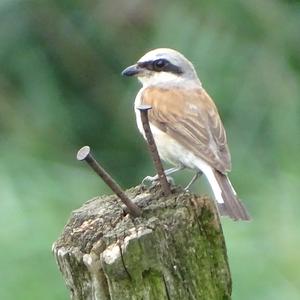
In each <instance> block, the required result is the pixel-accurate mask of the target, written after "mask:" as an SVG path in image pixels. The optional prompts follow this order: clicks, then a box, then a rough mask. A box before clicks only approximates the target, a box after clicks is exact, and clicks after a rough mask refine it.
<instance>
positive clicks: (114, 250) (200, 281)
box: [53, 186, 231, 300]
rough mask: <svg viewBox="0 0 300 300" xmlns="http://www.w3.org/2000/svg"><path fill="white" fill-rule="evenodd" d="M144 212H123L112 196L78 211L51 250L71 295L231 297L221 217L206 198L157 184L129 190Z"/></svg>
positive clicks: (102, 299) (103, 298)
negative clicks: (166, 192)
mask: <svg viewBox="0 0 300 300" xmlns="http://www.w3.org/2000/svg"><path fill="white" fill-rule="evenodd" d="M126 193H127V195H128V196H129V198H130V199H131V200H133V201H134V202H135V203H136V204H138V206H140V207H142V209H143V215H142V217H139V218H132V217H131V216H130V215H128V214H126V213H124V208H123V207H122V206H121V204H120V201H119V199H118V198H117V197H116V196H115V195H111V196H101V197H96V198H94V199H91V200H89V201H88V202H86V203H85V204H84V205H83V206H82V207H81V208H79V209H77V210H75V211H74V212H73V213H72V215H71V217H70V219H69V221H68V222H67V225H66V226H65V228H64V231H63V233H62V234H61V236H60V237H59V238H58V240H57V241H56V242H55V243H54V245H53V253H54V255H55V258H56V261H57V263H58V266H59V269H60V271H61V272H62V274H63V278H64V280H65V282H66V285H67V287H68V289H69V290H70V294H71V299H82V300H83V299H84V300H86V299H97V300H98V299H99V300H121V299H125V300H126V299H134V300H148V299H149V300H152V299H153V300H160V299H162V300H163V299H172V300H173V299H175V300H177V299H178V300H185V299H203V300H210V299H214V300H216V299H230V298H231V277H230V271H229V266H228V262H227V254H226V247H225V242H224V237H223V233H222V228H221V225H220V221H219V217H218V214H217V212H216V209H215V206H214V204H213V202H212V200H211V199H209V198H208V197H200V196H196V195H193V194H190V193H188V192H184V191H183V190H182V189H180V188H174V187H173V188H172V194H171V195H170V196H168V197H164V196H163V195H162V192H161V190H160V189H159V188H158V187H157V186H156V187H152V188H145V187H142V186H137V187H135V188H131V189H129V190H127V191H126Z"/></svg>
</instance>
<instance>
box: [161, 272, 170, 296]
mask: <svg viewBox="0 0 300 300" xmlns="http://www.w3.org/2000/svg"><path fill="white" fill-rule="evenodd" d="M162 278H163V282H164V285H165V291H166V295H167V299H168V300H171V297H170V292H169V289H168V285H167V281H166V278H165V276H164V275H163V276H162Z"/></svg>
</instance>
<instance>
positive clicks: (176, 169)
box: [142, 165, 185, 184]
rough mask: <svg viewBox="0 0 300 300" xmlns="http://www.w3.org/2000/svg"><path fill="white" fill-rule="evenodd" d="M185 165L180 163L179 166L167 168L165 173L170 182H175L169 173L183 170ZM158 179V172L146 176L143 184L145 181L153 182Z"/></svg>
mask: <svg viewBox="0 0 300 300" xmlns="http://www.w3.org/2000/svg"><path fill="white" fill-rule="evenodd" d="M184 168H185V167H184V166H182V165H180V166H178V167H174V168H170V169H168V170H165V174H166V177H167V180H168V182H170V183H172V184H174V179H173V178H172V177H170V176H169V175H171V174H173V173H175V172H178V171H180V170H183V169H184ZM157 180H158V175H157V174H156V175H155V176H146V177H145V178H144V179H143V181H142V184H145V182H147V181H148V182H151V183H152V182H153V181H157Z"/></svg>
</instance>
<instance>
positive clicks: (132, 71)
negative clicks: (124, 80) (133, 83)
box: [121, 64, 143, 76]
mask: <svg viewBox="0 0 300 300" xmlns="http://www.w3.org/2000/svg"><path fill="white" fill-rule="evenodd" d="M142 70H143V69H142V68H141V67H139V66H138V65H137V64H135V65H132V66H130V67H127V68H126V69H125V70H123V71H122V73H121V74H122V75H123V76H135V75H138V74H139V73H141V72H142Z"/></svg>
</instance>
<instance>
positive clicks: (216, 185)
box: [122, 48, 251, 220]
mask: <svg viewBox="0 0 300 300" xmlns="http://www.w3.org/2000/svg"><path fill="white" fill-rule="evenodd" d="M122 75H124V76H129V77H131V76H133V77H137V78H138V80H139V81H140V82H141V84H142V87H141V89H140V90H139V91H138V93H137V95H136V98H135V102H134V109H135V115H136V122H137V127H138V129H139V131H140V133H141V134H142V135H143V136H144V138H146V137H145V132H144V129H143V126H142V121H141V115H140V111H139V110H138V107H139V106H141V105H150V106H151V107H152V109H151V110H150V111H149V113H148V117H149V123H150V128H151V131H152V134H153V137H154V140H155V143H156V146H157V149H158V153H159V156H160V157H161V159H162V160H164V161H165V162H168V163H170V164H171V165H173V166H174V167H172V168H171V169H168V170H165V174H166V175H170V174H172V173H174V172H177V171H179V170H182V169H184V168H188V169H192V170H194V171H195V176H194V177H193V179H192V180H191V182H190V183H189V184H188V186H187V189H189V187H190V186H191V184H192V183H194V181H195V180H196V179H197V178H198V177H199V176H200V175H202V174H204V175H205V177H206V178H207V180H208V182H209V184H210V186H211V189H212V192H213V194H214V199H215V201H216V204H217V205H216V206H217V208H218V211H219V213H220V215H222V216H228V217H230V218H231V219H233V220H250V219H251V217H250V214H249V213H248V211H247V209H246V207H245V206H244V204H243V203H242V202H241V200H240V199H239V198H238V196H237V193H236V191H235V190H234V188H233V186H232V184H231V182H230V180H229V178H228V173H229V172H230V171H231V155H230V151H229V147H228V143H227V138H226V132H225V129H224V126H223V123H222V121H221V118H220V115H219V112H218V109H217V107H216V105H215V103H214V101H213V100H212V98H211V97H210V96H209V94H208V93H207V92H206V90H205V89H204V88H203V86H202V83H201V81H200V79H199V77H198V75H197V72H196V70H195V68H194V66H193V64H192V63H191V62H190V61H189V60H188V59H187V58H186V57H185V56H184V55H183V54H181V53H180V52H178V51H176V50H174V49H170V48H157V49H154V50H151V51H149V52H147V53H146V54H145V55H143V56H142V57H141V58H140V59H139V60H138V61H137V63H135V64H134V65H131V66H129V67H127V68H126V69H124V70H123V72H122ZM147 178H148V179H149V178H150V179H152V180H155V179H157V178H158V177H157V176H154V177H147Z"/></svg>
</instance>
